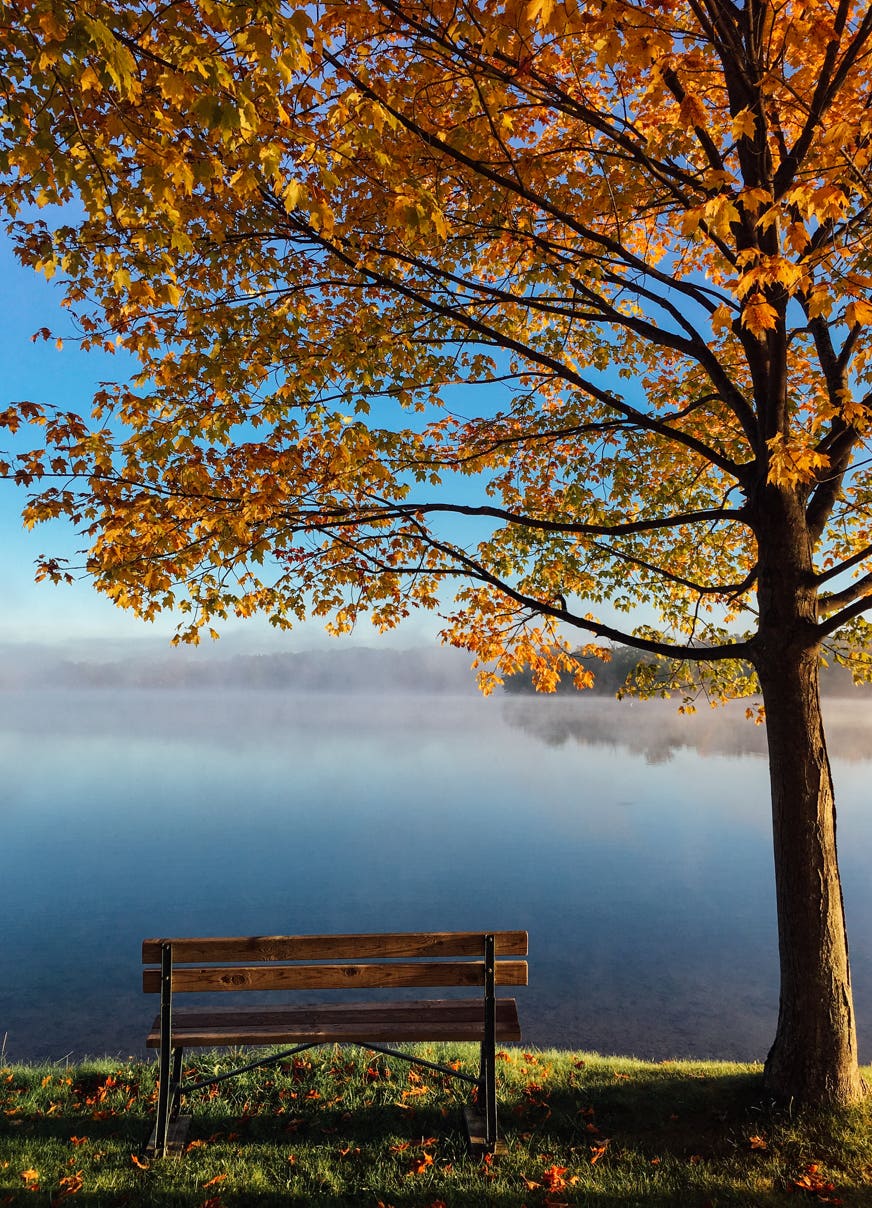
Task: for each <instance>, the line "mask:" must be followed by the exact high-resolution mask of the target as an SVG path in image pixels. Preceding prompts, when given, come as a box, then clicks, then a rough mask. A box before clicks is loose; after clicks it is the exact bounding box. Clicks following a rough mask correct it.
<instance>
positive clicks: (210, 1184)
mask: <svg viewBox="0 0 872 1208" xmlns="http://www.w3.org/2000/svg"><path fill="white" fill-rule="evenodd" d="M226 1178H227V1175H226V1174H216V1175H215V1177H214V1179H208V1180H207V1181H206V1182H205V1183H201V1184H200V1186H201V1187H214V1186H215V1184H216V1183H223V1182H224V1180H225V1179H226Z"/></svg>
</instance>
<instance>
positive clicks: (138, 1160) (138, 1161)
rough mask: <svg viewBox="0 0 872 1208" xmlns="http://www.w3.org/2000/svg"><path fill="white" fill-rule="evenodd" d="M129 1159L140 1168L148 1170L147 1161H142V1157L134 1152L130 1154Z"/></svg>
mask: <svg viewBox="0 0 872 1208" xmlns="http://www.w3.org/2000/svg"><path fill="white" fill-rule="evenodd" d="M130 1160H131V1162H132V1163H133V1165H134V1166H138V1167H139V1169H140V1170H148V1168H149V1163H148V1162H143V1160H142V1158H140V1157H138V1156H137V1155H136V1154H135V1153H132V1154H131V1155H130Z"/></svg>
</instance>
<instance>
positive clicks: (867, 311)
mask: <svg viewBox="0 0 872 1208" xmlns="http://www.w3.org/2000/svg"><path fill="white" fill-rule="evenodd" d="M845 322H846V323H847V324H848V326H849V327H854V326H855V325H858V326H860V327H869V326H870V325H872V302H869V301H867V299H866V298H858V299H857V301H856V302H849V303H848V305H847V306H846V307H845Z"/></svg>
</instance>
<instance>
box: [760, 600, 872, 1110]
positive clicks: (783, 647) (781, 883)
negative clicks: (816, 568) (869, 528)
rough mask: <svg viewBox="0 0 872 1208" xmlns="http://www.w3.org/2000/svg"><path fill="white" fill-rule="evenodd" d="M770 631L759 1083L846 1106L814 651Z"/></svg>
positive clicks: (842, 1007) (837, 900)
mask: <svg viewBox="0 0 872 1208" xmlns="http://www.w3.org/2000/svg"><path fill="white" fill-rule="evenodd" d="M761 619H762V618H761ZM761 636H762V633H761ZM779 636H780V637H781V639H782V640H780V641H777V642H765V641H764V642H763V643H762V646H761V648H760V658H759V659H758V660H756V661H757V672H758V676H759V679H760V686H761V689H762V693H763V702H764V705H765V707H766V730H767V736H768V742H769V771H770V778H771V783H772V821H773V839H774V847H775V887H776V898H777V906H778V947H779V952H780V959H781V995H780V1002H779V1010H778V1030H777V1033H776V1036H775V1041H774V1043H773V1045H772V1048H771V1050H770V1052H769V1056H768V1057H767V1059H766V1066H765V1072H764V1080H765V1085H766V1087H767V1089H768V1090H769V1091H770V1092H771V1093H773V1094H774V1095H775V1096H776V1097H777V1098H779V1099H783V1100H789V1099H793V1100H796V1101H797V1102H799V1103H812V1104H847V1103H851V1102H855V1101H856V1100H858V1099H859V1098H860V1097H861V1096H862V1094H863V1092H864V1085H863V1081H862V1079H861V1077H860V1073H859V1070H858V1066H857V1037H856V1029H855V1024H854V1005H853V999H852V995H851V974H850V968H849V964H848V940H847V933H846V930H845V913H844V908H843V904H842V887H841V881H840V878H839V868H838V862H837V859H836V809H835V801H834V797H833V782H832V776H831V773H830V764H829V759H828V758H827V749H826V741H825V738H824V728H823V719H822V717H821V709H820V694H819V682H818V658H817V650H816V649H814V648H812V649H809V648H808V646H803V645H802V644H800V643H790V644H788V643H785V642H784V640H783V639H784V630H783V629H782V630H781V633H780V635H779Z"/></svg>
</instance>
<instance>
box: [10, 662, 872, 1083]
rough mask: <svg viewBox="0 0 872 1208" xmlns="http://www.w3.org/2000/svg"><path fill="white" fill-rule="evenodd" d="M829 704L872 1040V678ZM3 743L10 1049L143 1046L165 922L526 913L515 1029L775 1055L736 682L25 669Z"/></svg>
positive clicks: (862, 1022)
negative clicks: (145, 678) (189, 684)
mask: <svg viewBox="0 0 872 1208" xmlns="http://www.w3.org/2000/svg"><path fill="white" fill-rule="evenodd" d="M369 687H370V688H371V687H372V685H371V684H370V685H369ZM826 712H827V719H828V734H829V740H830V754H831V758H832V760H833V765H834V775H835V780H836V794H837V801H838V804H839V846H840V857H841V866H842V872H843V878H844V891H845V900H846V909H847V913H848V927H849V937H850V941H851V955H852V962H853V973H854V983H855V995H856V1007H857V1017H858V1024H859V1030H860V1047H861V1057H862V1059H864V1060H866V1061H868V1060H870V1059H872V887H870V878H869V866H870V859H872V811H870V809H869V802H868V796H869V789H868V786H869V783H870V770H872V767H870V759H872V743H870V735H872V705H870V704H869V703H867V702H860V703H856V702H853V701H843V700H831V701H829V702H827V705H826ZM0 754H2V757H3V767H4V777H3V781H2V783H0V918H2V919H3V924H2V926H3V949H4V958H5V959H4V966H5V968H6V970H7V976H6V977H5V978H4V980H3V984H2V987H0V1037H2V1035H3V1033H4V1032H7V1033H8V1040H7V1053H8V1056H9V1058H10V1059H12V1060H16V1059H27V1058H43V1057H46V1058H53V1059H59V1058H62V1057H64V1056H65V1055H66V1054H68V1053H72V1054H73V1055H74V1056H76V1057H78V1056H81V1055H83V1054H85V1053H102V1052H110V1053H120V1054H123V1055H126V1054H128V1053H130V1054H138V1053H141V1052H142V1040H143V1037H144V1034H145V1031H146V1030H147V1027H148V1025H149V1023H150V1021H151V1019H152V1018H153V1015H154V1012H155V1009H156V1007H155V1002H154V999H153V998H152V997H150V996H149V997H146V996H145V995H143V994H142V993H141V991H140V988H139V987H140V944H141V941H142V939H143V938H144V937H145V936H154V935H197V934H201V935H210V934H212V935H218V934H225V935H233V934H237V935H242V934H263V933H272V934H274V933H303V934H304V933H309V932H319V931H325V932H329V931H357V930H372V931H387V930H416V929H421V930H448V929H475V930H479V929H485V928H504V927H506V928H514V927H523V928H527V930H528V931H529V932H530V986H529V987H528V988H526V989H524V988H520V989H518V991H517V992H516V993H517V998H518V1000H519V1009H520V1014H521V1021H522V1028H523V1031H524V1041H525V1043H527V1044H531V1045H542V1046H544V1045H552V1044H556V1045H571V1046H573V1047H578V1048H591V1049H598V1050H600V1051H603V1052H622V1053H635V1054H637V1055H640V1056H647V1057H654V1058H667V1057H675V1056H700V1057H702V1056H714V1057H725V1058H736V1059H762V1058H763V1057H764V1056H765V1054H766V1050H767V1048H768V1045H769V1043H770V1042H771V1040H772V1037H773V1035H774V1028H775V1017H776V1011H777V993H778V990H777V943H776V937H775V918H774V886H773V875H772V854H771V840H770V830H769V806H768V771H767V765H766V760H765V732H764V730H763V728H762V727H755V726H754V725H753V724H752V723H749V722H748V721H746V720H745V718H744V716H743V708H741V707H738V708H736V709H728V710H717V711H709V710H708V709H706V710H705V711H704V712H702V713H700V714H698V715H696V716H695V717H691V718H683V717H679V716H678V715H677V713H676V706H675V704H674V703H671V702H662V703H661V702H657V703H651V704H642V703H638V702H635V703H630V702H623V703H618V702H615V701H612V700H610V699H603V698H599V699H595V698H581V699H577V700H576V699H570V700H567V699H543V698H528V697H521V698H519V697H507V696H498V697H492V698H490V699H488V700H482V699H480V698H478V697H476V696H474V695H469V694H468V695H453V694H451V693H447V692H446V693H442V694H434V695H430V694H428V693H426V692H423V691H419V692H416V693H409V692H405V693H401V694H400V693H391V692H384V691H383V692H381V693H373V692H371V691H364V690H360V691H357V692H350V691H345V692H341V693H339V692H331V691H320V692H308V693H292V692H288V691H284V690H283V691H276V690H272V691H269V690H241V689H239V688H224V689H218V688H215V689H210V690H205V689H203V690H190V689H178V690H175V691H166V690H164V691H157V690H155V691H142V690H138V691H132V690H124V689H113V690H112V691H103V692H98V691H85V690H76V691H73V690H68V691H52V690H47V689H44V690H18V691H8V692H5V693H0ZM229 1001H230V1000H228V1005H229ZM247 1001H251V1000H250V999H248V1000H247Z"/></svg>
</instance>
